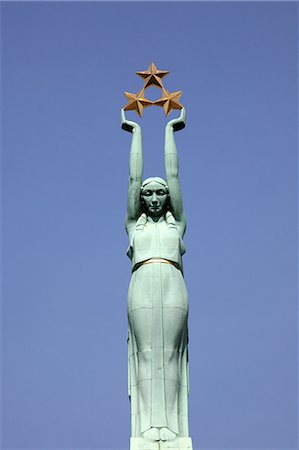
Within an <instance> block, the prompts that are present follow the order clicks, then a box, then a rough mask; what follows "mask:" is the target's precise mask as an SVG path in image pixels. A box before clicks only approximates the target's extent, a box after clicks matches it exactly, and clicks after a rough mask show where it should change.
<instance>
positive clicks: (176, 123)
mask: <svg viewBox="0 0 299 450" xmlns="http://www.w3.org/2000/svg"><path fill="white" fill-rule="evenodd" d="M185 126H186V110H185V108H182V110H181V115H180V117H178V118H177V119H172V120H170V121H169V122H168V124H167V125H166V127H169V128H173V131H179V130H182V129H183V128H185Z"/></svg>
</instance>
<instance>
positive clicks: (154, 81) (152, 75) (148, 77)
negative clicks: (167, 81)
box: [136, 63, 169, 89]
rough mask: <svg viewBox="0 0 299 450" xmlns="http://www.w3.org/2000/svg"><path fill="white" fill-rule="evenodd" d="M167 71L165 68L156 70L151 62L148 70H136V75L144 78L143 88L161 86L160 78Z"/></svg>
mask: <svg viewBox="0 0 299 450" xmlns="http://www.w3.org/2000/svg"><path fill="white" fill-rule="evenodd" d="M168 73H169V72H167V71H166V70H158V69H157V67H156V66H155V64H154V63H151V65H150V66H149V68H148V70H145V71H143V72H136V74H137V75H139V76H140V77H141V78H143V79H144V86H143V87H144V89H146V88H148V87H150V86H157V87H159V88H163V83H162V78H163V77H165V75H167V74H168Z"/></svg>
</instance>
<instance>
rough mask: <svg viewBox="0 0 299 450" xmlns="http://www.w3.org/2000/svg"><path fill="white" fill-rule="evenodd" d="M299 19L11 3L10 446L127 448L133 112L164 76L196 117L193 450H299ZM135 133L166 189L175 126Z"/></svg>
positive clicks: (7, 197)
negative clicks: (158, 72) (133, 99)
mask: <svg viewBox="0 0 299 450" xmlns="http://www.w3.org/2000/svg"><path fill="white" fill-rule="evenodd" d="M297 9H298V5H297V4H296V3H295V2H264V3H263V2H190V3H188V2H165V3H162V2H119V3H117V2H113V3H112V2H107V3H105V2H86V3H83V2H66V3H63V2H48V3H46V2H31V3H29V2H28V3H27V2H2V4H1V11H2V90H3V93H2V128H3V139H2V141H3V156H2V175H3V182H2V193H3V226H2V230H3V233H2V234H3V270H2V275H3V301H2V330H3V333H2V338H3V345H2V388H3V389H2V410H3V420H2V445H1V448H3V449H16V448H19V449H25V448H30V449H58V448H60V449H62V448H63V449H64V450H66V449H72V450H74V449H76V448H78V449H82V450H83V449H91V448H94V449H95V448H97V449H107V448H113V449H115V450H116V449H125V448H126V449H128V443H129V402H128V398H127V360H126V358H127V353H126V352H127V347H126V338H127V322H126V320H127V319H126V297H127V288H128V283H129V279H130V263H129V260H128V259H127V257H126V255H125V249H126V246H127V238H126V234H125V229H124V217H125V211H126V189H127V181H128V156H129V147H130V136H129V134H128V133H125V132H124V131H122V130H121V129H120V108H121V107H122V106H123V105H124V104H125V103H126V99H125V97H124V95H123V91H125V90H126V91H129V92H137V91H138V90H139V89H140V88H141V87H142V80H141V79H140V78H139V77H137V76H136V75H135V72H136V71H137V70H146V69H147V68H148V66H149V65H150V63H151V62H155V64H156V65H157V67H158V68H159V69H163V70H169V71H170V74H169V75H168V76H167V77H166V78H165V79H164V84H165V87H166V88H167V89H168V90H171V91H173V90H182V91H183V95H182V97H181V101H182V103H183V104H184V106H185V108H186V111H187V126H186V128H185V129H184V130H183V131H181V132H180V133H177V135H176V137H177V146H178V150H179V155H180V175H181V185H182V191H183V198H184V208H185V214H186V217H187V222H188V226H187V232H186V236H185V243H186V246H187V253H186V254H185V256H184V267H185V278H186V283H187V287H188V291H189V298H190V321H189V328H190V378H191V379H190V382H191V392H190V432H191V437H192V439H193V445H194V449H195V450H197V449H204V448H207V449H209V448H211V449H218V450H220V449H225V448H227V449H233V448H236V449H237V448H238V449H243V448H247V449H249V448H250V449H255V450H257V449H266V448H267V449H274V448H280V449H284V450H287V449H295V448H296V447H297V443H296V442H297V441H296V439H297V416H296V414H297V413H296V406H297V372H296V370H297V348H296V334H297V305H296V286H297V259H296V248H297V236H296V233H297V225H296V224H297V222H296V220H297V193H296V191H297V155H296V147H297V120H298V116H297V99H298V97H297V77H298V72H297V51H298V49H297V39H298V34H297ZM147 92H148V95H149V96H151V98H157V97H158V96H159V91H158V90H157V89H156V90H155V88H153V89H149V90H148V91H147ZM176 115H177V114H176V113H173V114H172V115H171V117H175V116H176ZM128 117H130V118H132V119H135V120H137V121H138V122H139V123H141V125H142V128H143V136H144V137H143V139H144V160H145V173H144V175H145V177H147V176H152V175H157V176H163V175H164V172H163V170H164V168H163V139H164V134H163V133H164V126H165V124H166V122H167V120H168V119H166V118H165V116H164V112H163V110H162V109H161V108H154V107H152V108H148V109H146V110H145V111H144V115H143V118H142V120H140V119H139V118H138V116H137V114H134V113H128Z"/></svg>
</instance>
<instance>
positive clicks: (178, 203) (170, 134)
mask: <svg viewBox="0 0 299 450" xmlns="http://www.w3.org/2000/svg"><path fill="white" fill-rule="evenodd" d="M185 122H186V111H185V108H183V109H182V110H181V115H180V117H179V118H177V119H173V120H171V121H170V122H168V124H167V125H166V128H165V147H164V151H165V172H166V180H167V185H168V190H169V199H170V211H171V212H172V214H173V216H174V218H175V220H176V222H177V225H178V227H179V231H180V234H181V236H183V235H184V232H185V229H186V219H185V216H184V212H183V201H182V193H181V187H180V180H179V160H178V152H177V148H176V143H175V138H174V133H175V131H178V130H181V129H183V128H184V127H185Z"/></svg>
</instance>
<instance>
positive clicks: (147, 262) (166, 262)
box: [132, 258, 183, 273]
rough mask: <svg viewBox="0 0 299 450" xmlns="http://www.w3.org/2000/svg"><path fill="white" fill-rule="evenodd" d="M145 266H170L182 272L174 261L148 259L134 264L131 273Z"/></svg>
mask: <svg viewBox="0 0 299 450" xmlns="http://www.w3.org/2000/svg"><path fill="white" fill-rule="evenodd" d="M145 264H171V265H172V266H174V267H175V268H176V269H178V270H180V271H181V272H182V269H181V267H180V265H179V263H177V262H176V261H170V260H169V259H164V258H149V259H146V260H145V261H140V262H138V263H136V264H135V265H134V266H133V269H132V273H133V272H135V271H136V270H137V269H139V267H141V266H144V265H145ZM182 273H183V272H182Z"/></svg>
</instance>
